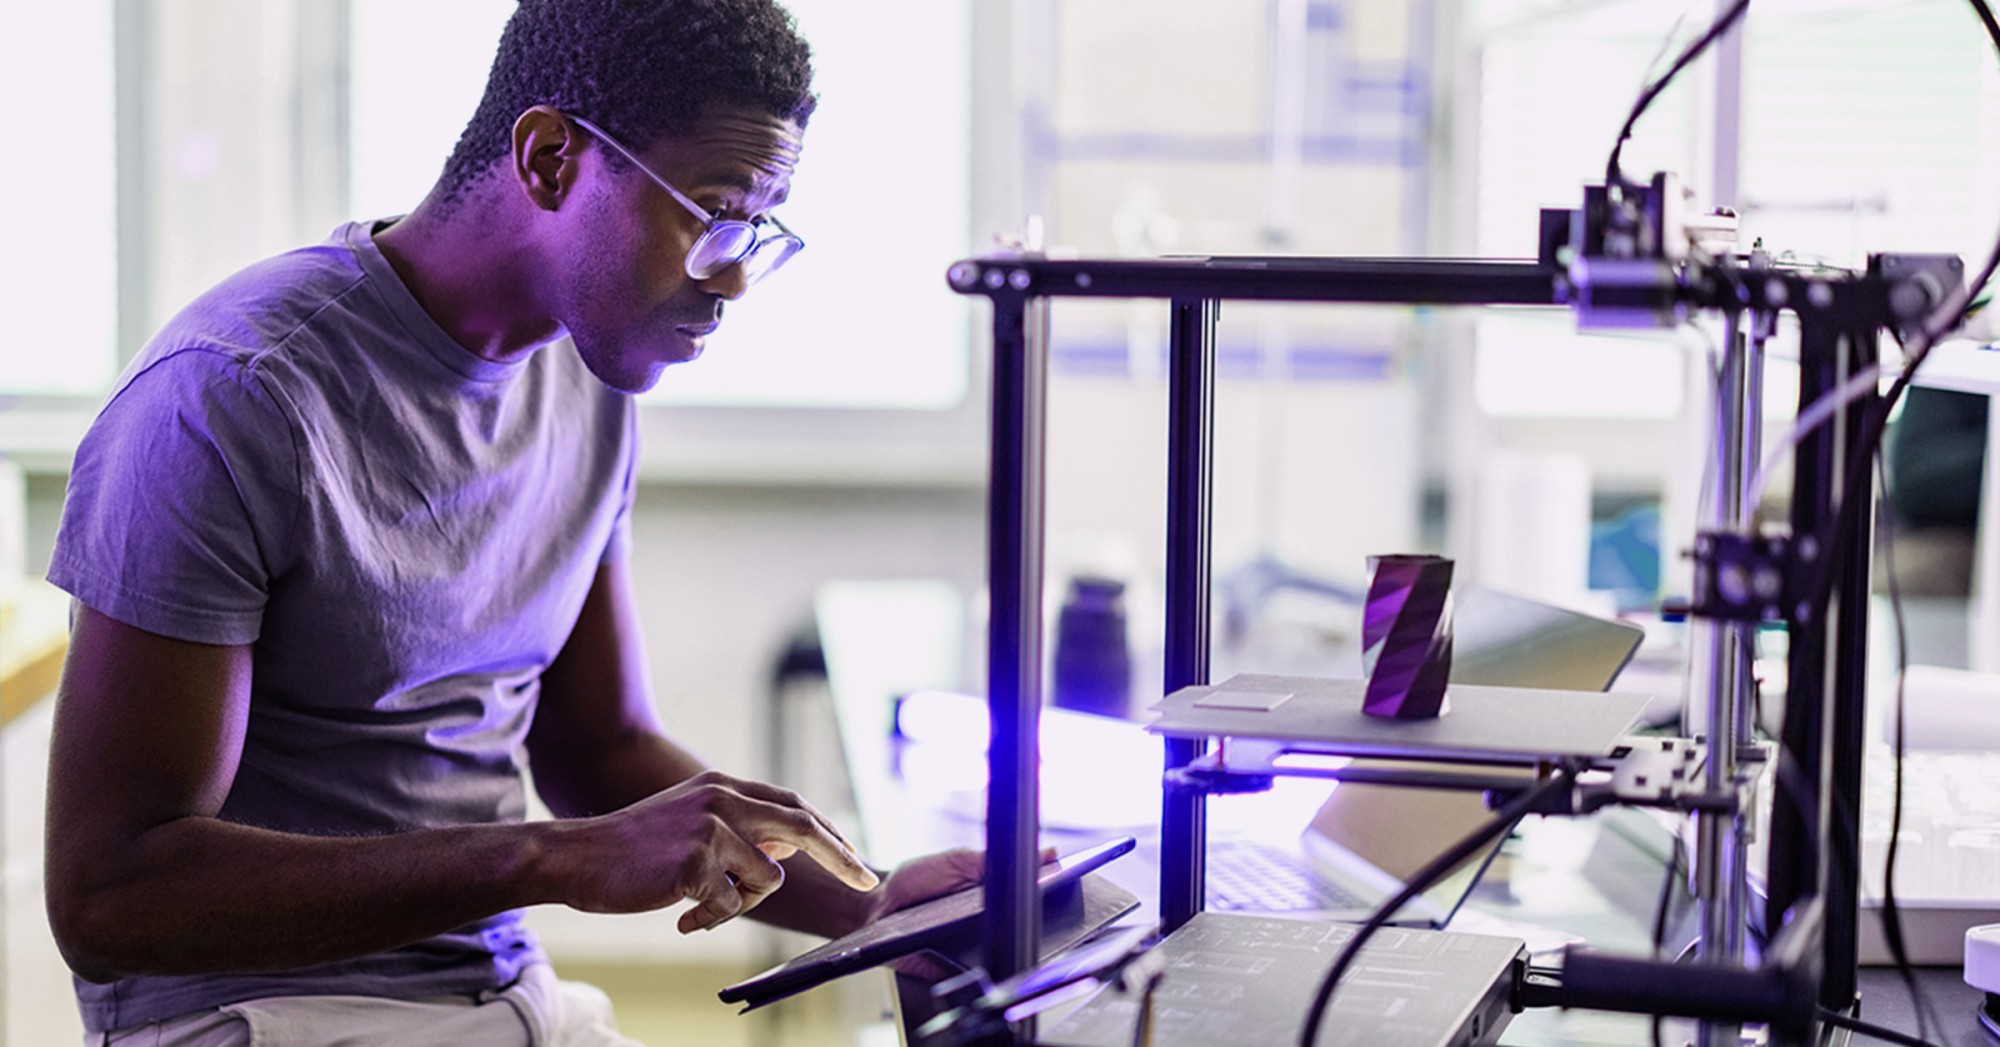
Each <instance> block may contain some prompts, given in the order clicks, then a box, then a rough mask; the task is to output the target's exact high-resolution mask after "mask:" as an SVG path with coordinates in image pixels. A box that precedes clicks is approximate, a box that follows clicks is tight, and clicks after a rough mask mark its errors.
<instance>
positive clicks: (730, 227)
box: [687, 222, 799, 283]
mask: <svg viewBox="0 0 2000 1047" xmlns="http://www.w3.org/2000/svg"><path fill="white" fill-rule="evenodd" d="M798 248H799V242H798V240H797V238H795V237H792V236H775V237H772V238H770V239H768V240H765V241H763V242H762V243H759V242H758V241H757V230H756V227H754V226H752V225H751V224H750V223H748V222H717V223H715V224H714V225H712V226H710V227H709V229H708V232H707V233H705V234H703V235H702V237H701V239H699V240H697V241H696V242H695V245H694V247H693V248H692V249H690V250H689V251H688V258H687V271H688V275H689V276H691V277H693V278H694V279H696V280H706V279H708V278H709V277H712V276H714V275H715V274H717V273H720V272H721V271H723V270H724V269H727V268H729V267H730V266H732V265H737V264H739V263H740V264H741V265H742V266H743V276H744V278H745V279H746V280H748V281H750V282H753V283H754V282H755V281H756V280H757V279H758V278H760V277H762V276H764V275H765V274H767V273H769V272H770V271H771V270H773V269H776V268H777V267H778V266H780V265H782V264H783V263H784V262H785V261H786V260H787V259H789V258H790V257H791V256H792V255H793V254H795V253H797V251H798Z"/></svg>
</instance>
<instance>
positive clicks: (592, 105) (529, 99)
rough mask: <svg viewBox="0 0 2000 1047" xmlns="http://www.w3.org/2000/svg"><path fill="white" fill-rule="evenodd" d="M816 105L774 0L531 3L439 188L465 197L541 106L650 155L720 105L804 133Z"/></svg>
mask: <svg viewBox="0 0 2000 1047" xmlns="http://www.w3.org/2000/svg"><path fill="white" fill-rule="evenodd" d="M816 102H817V99H816V98H815V97H814V95H813V93H812V52H811V50H810V49H809V48H808V47H807V46H806V42H805V40H804V39H803V38H801V37H800V36H799V33H798V29H797V27H796V26H795V25H794V24H793V22H792V17H791V15H790V14H788V13H786V11H785V10H784V9H783V8H781V7H779V6H778V5H777V4H776V3H775V2H773V0H521V2H520V7H519V8H518V9H516V10H515V12H514V15H513V17H512V18H510V19H509V20H508V22H507V29H506V31H505V32H504V33H502V34H501V37H500V50H499V53H498V54H496V55H495V56H494V58H493V70H492V72H491V73H489V74H487V78H486V94H485V96H484V97H483V98H481V99H480V102H479V108H478V109H477V110H476V111H474V113H473V115H472V121H471V122H470V123H468V124H467V125H466V127H465V133H464V134H463V135H461V136H460V137H459V140H458V146H457V148H455V149H454V150H452V154H451V159H449V160H447V161H446V162H445V168H444V175H443V176H442V177H441V178H440V179H439V182H438V190H437V192H438V194H439V195H440V196H441V197H442V201H441V202H443V203H446V204H450V203H453V202H455V201H456V200H458V199H459V198H460V197H462V196H463V195H464V194H465V191H466V189H467V188H468V187H470V186H471V185H472V184H473V183H474V182H476V181H478V180H479V178H480V176H481V175H483V174H485V173H486V172H487V171H489V170H491V169H492V168H493V165H494V164H495V163H496V162H498V161H499V160H500V159H501V158H502V157H504V156H506V155H507V153H508V150H509V149H510V148H511V145H512V141H513V130H514V121H515V119H517V118H518V117H519V116H520V115H521V113H522V112H523V111H524V110H526V109H529V108H531V107H533V106H537V105H550V106H554V107H556V108H557V109H561V110H563V111H564V112H573V113H576V114H577V115H579V116H583V117H587V118H588V119H590V121H591V122H593V123H595V124H597V125H598V126H600V127H602V128H604V129H605V130H606V131H609V132H611V134H613V135H615V136H616V137H618V138H619V139H620V140H621V141H623V142H625V143H627V144H629V145H631V146H632V147H633V148H635V149H640V150H644V149H646V148H648V147H650V146H651V145H652V144H653V143H655V142H657V141H658V140H659V139H661V138H663V137H665V136H668V135H673V134H683V133H686V132H688V131H690V130H692V129H693V126H694V122H695V120H696V119H697V118H698V117H699V116H700V115H701V113H702V111H703V110H704V109H705V108H707V107H708V106H709V105H711V104H715V103H724V104H729V105H740V106H747V107H751V108H755V109H761V110H763V111H765V112H768V113H770V114H771V115H773V116H777V117H781V118H785V119H790V120H794V121H796V122H798V123H799V124H800V125H801V126H803V125H804V124H805V122H806V119H807V118H808V117H809V116H811V115H812V111H813V106H814V104H815V103H816Z"/></svg>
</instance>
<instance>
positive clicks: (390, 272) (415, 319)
mask: <svg viewBox="0 0 2000 1047" xmlns="http://www.w3.org/2000/svg"><path fill="white" fill-rule="evenodd" d="M401 217H402V216H400V215H398V216H397V217H395V218H383V219H378V220H376V221H372V222H349V223H347V224H346V225H343V226H341V227H340V229H339V230H338V231H337V232H336V233H335V239H336V240H338V241H340V242H342V243H344V244H345V245H346V246H347V247H348V249H349V250H352V251H353V252H354V256H355V258H357V259H359V260H360V262H361V270H362V272H364V273H366V274H367V275H368V281H369V282H370V283H371V284H374V285H375V287H376V288H378V289H379V291H380V294H381V297H382V301H383V303H384V304H385V305H387V306H388V308H389V311H390V312H391V313H393V314H395V317H396V319H397V320H398V321H400V322H401V323H402V325H403V327H404V329H405V330H407V331H409V332H410V335H411V337H412V338H413V339H415V340H416V342H417V344H418V345H421V346H422V347H423V348H424V351H425V352H427V353H429V354H430V355H431V356H432V357H434V358H436V360H437V362H438V363H441V364H443V365H444V366H445V367H447V368H449V369H450V370H451V371H452V372H453V373H455V374H458V375H461V376H463V377H465V378H469V379H472V380H473V381H475V382H500V381H505V380H507V379H509V378H511V377H513V376H514V375H516V374H519V373H520V372H521V368H523V367H525V366H527V362H528V357H527V356H523V357H522V358H521V359H519V360H514V361H511V362H508V363H499V362H497V361H493V360H488V359H486V358H485V357H483V356H480V355H479V354H477V353H475V352H473V351H472V350H470V349H467V348H466V347H464V346H462V345H460V344H458V340H457V339H455V338H453V337H452V336H451V335H449V334H447V333H446V332H445V329H444V328H443V327H440V326H439V325H438V322H437V320H435V319H433V318H432V317H431V314H430V313H428V312H426V311H424V307H423V305H422V304H420V303H419V302H418V301H417V299H416V296H415V295H413V294H411V293H410V289H409V287H408V286H407V285H405V284H404V283H403V278H402V277H401V276H399V275H397V273H396V269H395V267H394V266H392V265H390V264H389V260H388V259H387V258H385V257H383V256H382V249H381V248H380V247H377V246H376V245H375V234H376V233H379V232H381V231H382V230H384V229H387V228H388V227H389V226H391V225H393V224H395V223H396V222H398V221H400V220H401Z"/></svg>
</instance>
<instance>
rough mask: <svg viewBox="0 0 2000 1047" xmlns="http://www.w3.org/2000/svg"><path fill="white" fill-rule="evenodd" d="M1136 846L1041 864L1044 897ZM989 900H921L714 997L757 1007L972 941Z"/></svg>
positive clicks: (1118, 845) (976, 890)
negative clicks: (922, 953)
mask: <svg viewBox="0 0 2000 1047" xmlns="http://www.w3.org/2000/svg"><path fill="white" fill-rule="evenodd" d="M1135 845H1136V841H1135V840H1133V838H1132V837H1130V836H1126V837H1122V838H1120V839H1116V840H1112V841H1110V842H1108V843H1101V844H1098V845H1097V846H1095V847H1091V848H1088V849H1086V850H1082V851H1077V852H1075V853H1074V854H1067V855H1064V856H1062V857H1060V858H1057V859H1056V860H1055V861H1053V862H1049V863H1048V864H1046V865H1044V866H1042V869H1041V874H1040V876H1039V878H1038V882H1039V883H1040V884H1041V888H1042V897H1043V898H1044V899H1046V898H1047V897H1048V896H1049V895H1050V894H1051V893H1052V892H1055V891H1058V890H1061V889H1063V888H1064V887H1067V886H1069V885H1072V884H1075V883H1077V882H1079V881H1081V880H1082V879H1083V876H1084V874H1085V873H1088V872H1090V871H1091V870H1093V869H1096V868H1098V867H1100V866H1102V865H1104V864H1105V863H1106V862H1109V861H1110V860H1111V859H1113V858H1116V857H1118V856H1119V855H1122V854H1125V853H1127V852H1129V851H1130V850H1132V848H1133V847H1134V846H1135ZM985 902H986V898H985V888H984V887H983V886H980V885H974V886H971V887H967V888H965V889H964V890H962V891H958V892H956V893H954V894H947V895H942V896H939V897H937V898H932V899H931V900H930V901H927V902H919V903H918V904H916V905H912V906H910V907H909V908H907V909H899V910H897V911H895V912H892V913H889V914H888V915H886V916H883V917H882V918H881V919H879V920H876V921H875V922H873V923H871V924H869V925H868V926H866V927H863V928H861V929H860V930H858V931H855V932H854V933H852V934H849V935H846V936H844V937H841V938H836V939H834V940H833V941H830V942H827V943H826V944H824V945H821V946H819V947H818V948H815V949H812V950H810V951H808V952H804V953H801V954H799V955H798V956H795V957H793V958H792V959H790V960H787V961H785V962H784V963H782V964H779V965H778V966H776V967H773V968H771V969H770V970H768V971H765V972H764V973H763V974H760V975H757V976H756V977H754V978H750V979H748V980H746V981H741V982H738V983H736V984H735V985H732V986H729V987H728V988H726V989H723V990H722V991H721V992H719V993H717V994H716V995H718V996H720V997H721V998H722V1002H724V1003H745V1004H748V1005H750V1006H751V1007H759V1006H762V1005H764V1004H767V1003H771V1002H773V1001H775V1000H779V999H782V998H784V997H786V996H790V995H793V994H794V993H799V992H803V991H805V990H806V989H810V988H813V987H814V986H817V985H820V984H822V983H825V982H829V981H832V980H833V979H835V978H839V977H842V976H844V975H848V974H853V973H855V972H856V971H863V970H866V969H868V968H870V967H874V966H876V965H878V964H883V963H887V962H889V961H890V960H894V959H897V958H899V957H902V956H907V955H909V954H910V953H913V952H919V951H922V950H924V949H937V948H951V947H953V946H957V945H965V944H969V943H970V942H972V941H973V940H975V939H976V938H977V937H978V935H979V927H978V923H979V915H980V913H981V912H983V911H984V910H985V907H986V906H985Z"/></svg>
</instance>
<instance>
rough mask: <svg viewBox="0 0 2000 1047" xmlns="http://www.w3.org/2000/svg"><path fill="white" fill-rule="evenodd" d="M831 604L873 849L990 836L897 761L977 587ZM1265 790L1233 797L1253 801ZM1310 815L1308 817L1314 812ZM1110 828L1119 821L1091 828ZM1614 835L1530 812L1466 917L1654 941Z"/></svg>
mask: <svg viewBox="0 0 2000 1047" xmlns="http://www.w3.org/2000/svg"><path fill="white" fill-rule="evenodd" d="M817 614H818V624H819V630H820V637H821V642H822V644H823V645H824V648H825V653H826V663H827V670H828V683H829V686H830V689H831V691H832V698H833V702H834V705H835V709H836V715H837V717H838V719H839V726H840V736H841V738H840V741H841V745H842V748H843V751H844V752H845V754H846V756H847V759H848V762H849V766H848V771H849V775H850V777H851V779H852V782H853V787H854V793H855V800H856V809H857V812H858V813H859V815H860V819H861V826H860V830H861V836H862V839H863V841H864V844H865V849H866V850H867V852H868V855H869V857H870V859H871V860H873V861H876V862H894V861H899V860H901V859H903V858H907V857H911V856H914V855H916V854H921V853H924V852H926V851H930V850H935V849H937V848H938V847H941V846H950V845H956V844H973V845H976V844H978V843H979V842H980V841H981V840H982V839H983V835H982V831H981V827H980V826H979V825H978V824H977V823H975V822H973V821H972V820H970V819H967V818H964V817H961V816H958V815H954V814H951V813H949V812H946V811H942V810H940V809H939V808H938V805H937V804H936V802H935V798H934V797H924V796H918V795H913V794H912V793H911V792H910V791H908V790H907V789H905V788H904V787H903V786H902V784H901V782H900V781H899V780H898V779H897V778H896V776H895V775H894V773H893V764H892V747H891V743H890V738H889V733H888V732H889V727H890V724H891V715H892V703H893V701H894V699H895V697H896V696H897V695H899V694H902V693H906V692H908V691H911V690H915V689H921V688H936V687H942V688H963V687H965V686H966V683H967V681H968V680H971V679H977V678H978V675H979V674H978V667H977V666H976V665H969V664H967V661H968V660H962V659H961V657H960V652H961V651H969V650H975V649H976V645H977V642H978V638H977V636H976V635H973V634H971V633H970V632H969V630H968V625H969V624H970V623H969V622H968V617H969V616H968V615H967V614H966V607H965V598H964V597H963V595H962V594H960V593H958V592H957V591H956V590H954V589H952V588H951V587H950V586H947V585H944V584H941V583H934V582H844V583H836V584H833V585H829V586H827V587H826V588H825V589H824V590H822V592H821V593H820V596H819V599H818V601H817ZM1260 799H1263V798H1262V797H1240V798H1233V799H1231V800H1229V801H1226V802H1230V803H1245V804H1251V803H1256V802H1257V801H1258V800H1260ZM1620 813H1622V814H1639V812H1620ZM1642 817H1643V815H1642ZM1299 824H1300V825H1303V824H1304V819H1303V818H1301V819H1300V821H1299ZM1141 831H1143V830H1141ZM1103 835H1107V833H1098V834H1095V836H1093V837H1091V839H1092V840H1094V839H1095V838H1097V837H1101V836H1103ZM1614 835H1615V834H1612V833H1608V832H1604V831H1602V816H1600V818H1599V819H1598V820H1567V819H1550V820H1546V821H1539V822H1531V823H1529V824H1528V825H1526V826H1525V827H1524V831H1523V832H1522V833H1521V834H1520V837H1519V838H1518V839H1517V840H1516V841H1514V842H1512V843H1510V844H1509V848H1508V851H1507V852H1506V853H1505V854H1503V856H1502V857H1503V859H1505V866H1504V867H1502V868H1499V869H1497V873H1498V874H1497V875H1493V876H1489V880H1488V882H1487V883H1486V884H1483V885H1482V886H1481V888H1480V889H1479V891H1478V892H1476V893H1475V894H1474V896H1473V898H1472V900H1471V901H1470V902H1469V903H1468V907H1467V908H1468V912H1469V913H1470V914H1471V915H1469V916H1461V919H1460V921H1455V922H1454V923H1453V927H1454V928H1455V929H1461V930H1469V931H1474V932H1488V933H1502V932H1505V933H1510V934H1516V935H1517V936H1520V937H1524V938H1528V939H1529V941H1530V944H1531V946H1534V947H1536V948H1538V949H1539V948H1541V947H1542V946H1543V945H1545V944H1549V943H1550V942H1551V940H1552V939H1553V938H1559V937H1561V936H1563V935H1565V934H1571V935H1579V936H1583V937H1586V938H1588V939H1589V940H1590V941H1591V942H1592V943H1593V944H1596V945H1599V946H1601V947H1603V948H1606V949H1608V950H1615V951H1619V952H1624V953H1630V954H1638V953H1640V952H1643V951H1644V949H1645V948H1646V947H1647V946H1648V943H1649V941H1650V930H1649V928H1650V922H1651V917H1652V899H1653V898H1655V897H1657V893H1658V891H1659V887H1660V881H1661V876H1662V872H1663V868H1662V864H1661V861H1662V859H1661V856H1660V853H1659V852H1657V851H1649V850H1648V849H1647V848H1645V847H1641V846H1638V845H1636V844H1635V843H1633V842H1632V841H1631V840H1630V839H1626V838H1624V837H1619V838H1615V839H1614V838H1613V837H1614ZM1047 838H1048V839H1049V840H1050V842H1052V843H1056V844H1057V845H1058V846H1066V845H1067V844H1066V841H1064V840H1063V839H1062V838H1061V837H1060V836H1059V835H1058V834H1055V833H1049V834H1047ZM1155 853H1157V849H1156V848H1155ZM1107 871H1108V872H1110V873H1113V874H1115V875H1114V876H1113V878H1114V879H1115V880H1116V881H1117V882H1118V883H1119V885H1120V886H1122V887H1125V888H1126V889H1127V890H1130V891H1132V892H1133V893H1134V894H1136V895H1138V896H1139V897H1140V898H1141V899H1143V900H1145V901H1146V902H1147V904H1148V908H1147V909H1143V910H1141V912H1142V913H1147V912H1151V911H1156V910H1153V909H1152V908H1151V902H1152V899H1154V897H1155V896H1156V892H1157V890H1158V882H1157V880H1156V879H1154V876H1155V873H1154V871H1153V866H1151V865H1150V864H1148V863H1146V862H1144V861H1139V860H1135V859H1134V858H1132V857H1128V858H1126V859H1122V860H1121V861H1119V862H1114V863H1112V865H1111V866H1110V867H1109V869H1108V870H1107ZM1142 918H1144V917H1142ZM1530 923H1534V924H1539V925H1542V926H1543V927H1545V928H1547V929H1546V930H1542V931H1537V930H1535V929H1534V928H1532V927H1529V926H1527V925H1528V924H1530ZM1919 977H1920V981H1921V985H1922V987H1923V990H1924V992H1925V994H1926V995H1927V997H1928V998H1929V999H1930V1000H1931V1001H1932V1002H1933V1005H1934V1006H1935V1008H1936V1010H1937V1012H1938V1013H1939V1014H1940V1015H1941V1016H1942V1018H1943V1019H1944V1021H1945V1023H1946V1027H1947V1035H1946V1036H1945V1037H1943V1038H1942V1044H1945V1045H1953V1047H1957V1045H1966V1047H1972V1045H1979V1047H1991V1045H1990V1043H1989V1041H1988V1039H1987V1038H1986V1037H1985V1033H1984V1032H1983V1031H1982V1030H1981V1029H1980V1028H1979V1026H1978V1023H1977V1020H1976V1019H1975V1018H1974V1017H1973V1009H1974V1007H1975V1005H1976V1003H1977V1000H1978V998H1979V994H1978V992H1977V991H1975V990H1973V989H1971V988H1969V987H1967V986H1966V985H1965V984H1964V983H1963V982H1962V981H1961V980H1959V974H1958V971H1957V969H1956V968H1927V969H1923V970H1921V971H1920V972H1919ZM1860 984H1861V991H1862V1017H1863V1018H1864V1019H1865V1020H1869V1021H1873V1022H1877V1023H1879V1024H1885V1025H1888V1026H1890V1027H1892V1028H1896V1029H1902V1030H1908V1031H1912V1032H1914V1031H1915V1029H1916V1028H1917V1024H1916V1021H1915V1017H1914V1013H1915V1012H1914V1011H1913V1010H1912V1009H1911V1007H1910V1003H1909V1000H1908V997H1907V995H1906V993H1905V991H1904V989H1903V988H1902V985H1901V982H1900V981H1899V980H1898V978H1897V976H1896V974H1895V972H1894V971H1891V970H1885V969H1876V968H1869V969H1864V970H1863V971H1862V972H1861V979H1860ZM1649 1024H1650V1023H1649V1021H1648V1019H1646V1018H1644V1017H1641V1016H1634V1015H1619V1014H1604V1013H1596V1012H1582V1011H1555V1010H1536V1011H1529V1012H1526V1013H1523V1014H1521V1015H1518V1016H1516V1017H1515V1019H1514V1021H1513V1023H1512V1024H1511V1025H1510V1026H1509V1027H1508V1029H1507V1032H1506V1034H1505V1036H1504V1037H1503V1039H1502V1042H1503V1043H1506V1044H1517V1045H1522V1047H1535V1045H1562V1047H1586V1045H1588V1047H1596V1045H1604V1047H1614V1045H1616V1047H1630V1045H1632V1044H1644V1043H1646V1042H1649V1040H1648V1037H1649ZM1669 1042H1672V1041H1671V1040H1670V1041H1669Z"/></svg>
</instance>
